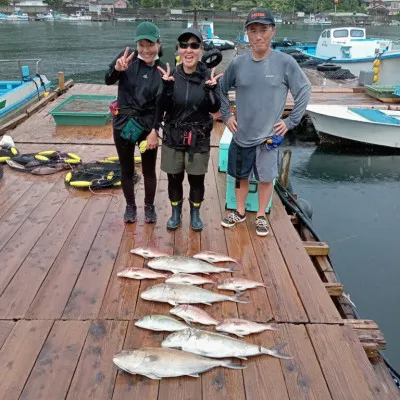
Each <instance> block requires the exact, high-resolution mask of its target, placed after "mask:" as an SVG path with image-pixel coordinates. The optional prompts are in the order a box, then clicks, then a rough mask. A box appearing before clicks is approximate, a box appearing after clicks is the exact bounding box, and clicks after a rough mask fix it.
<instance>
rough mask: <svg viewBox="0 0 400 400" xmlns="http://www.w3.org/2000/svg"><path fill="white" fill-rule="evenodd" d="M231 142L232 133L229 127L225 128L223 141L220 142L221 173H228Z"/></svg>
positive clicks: (219, 165)
mask: <svg viewBox="0 0 400 400" xmlns="http://www.w3.org/2000/svg"><path fill="white" fill-rule="evenodd" d="M231 141H232V132H231V131H230V130H229V129H228V128H227V127H225V130H224V132H223V134H222V137H221V140H220V141H219V150H218V171H219V172H226V171H227V170H228V152H229V145H230V144H231Z"/></svg>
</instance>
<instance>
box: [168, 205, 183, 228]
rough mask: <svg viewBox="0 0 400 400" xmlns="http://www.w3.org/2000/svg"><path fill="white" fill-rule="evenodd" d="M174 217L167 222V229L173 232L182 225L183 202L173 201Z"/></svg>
mask: <svg viewBox="0 0 400 400" xmlns="http://www.w3.org/2000/svg"><path fill="white" fill-rule="evenodd" d="M171 206H172V215H171V218H170V219H169V220H168V222H167V229H169V230H171V231H173V230H175V229H177V228H178V227H179V225H180V223H181V217H182V200H181V201H171Z"/></svg>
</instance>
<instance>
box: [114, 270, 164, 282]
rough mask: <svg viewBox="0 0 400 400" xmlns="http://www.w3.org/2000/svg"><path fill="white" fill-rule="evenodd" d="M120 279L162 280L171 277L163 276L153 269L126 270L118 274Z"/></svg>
mask: <svg viewBox="0 0 400 400" xmlns="http://www.w3.org/2000/svg"><path fill="white" fill-rule="evenodd" d="M117 276H119V277H120V278H130V279H139V280H141V279H160V278H168V277H169V275H167V274H162V273H160V272H157V271H153V270H152V269H147V268H125V269H124V270H122V271H120V272H118V273H117Z"/></svg>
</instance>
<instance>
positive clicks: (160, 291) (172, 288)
mask: <svg viewBox="0 0 400 400" xmlns="http://www.w3.org/2000/svg"><path fill="white" fill-rule="evenodd" d="M140 297H141V298H142V299H144V300H150V301H158V302H162V303H169V304H171V305H173V306H177V305H178V304H206V305H209V306H210V305H211V304H212V303H216V302H219V301H233V302H235V303H248V302H247V301H246V300H240V299H238V297H239V296H238V295H234V296H226V295H224V294H220V293H214V292H211V291H209V290H206V289H202V288H199V287H197V286H192V285H185V284H178V283H161V284H159V285H155V286H152V287H150V288H148V289H146V290H145V291H144V292H142V293H141V294H140Z"/></svg>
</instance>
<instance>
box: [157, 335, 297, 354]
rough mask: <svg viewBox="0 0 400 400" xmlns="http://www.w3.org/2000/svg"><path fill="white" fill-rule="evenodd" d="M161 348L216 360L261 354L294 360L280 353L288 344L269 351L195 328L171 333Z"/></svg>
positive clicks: (279, 345)
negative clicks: (179, 350) (174, 349)
mask: <svg viewBox="0 0 400 400" xmlns="http://www.w3.org/2000/svg"><path fill="white" fill-rule="evenodd" d="M161 346H162V347H172V348H176V349H182V350H183V351H188V352H189V353H194V354H199V355H201V356H205V357H215V358H224V357H236V358H240V359H242V360H247V358H246V357H250V356H257V355H259V354H268V355H270V356H272V357H277V358H283V359H287V360H288V359H291V358H293V357H292V356H289V355H287V354H283V353H280V352H279V351H280V350H281V349H282V348H283V347H285V346H286V343H283V344H278V345H277V346H275V347H274V348H272V349H267V348H265V347H261V346H259V345H257V344H252V343H246V342H243V341H241V340H238V339H234V338H231V337H229V336H226V335H221V334H219V333H214V332H207V331H202V330H200V329H194V328H189V329H185V330H183V331H179V332H174V333H171V334H170V335H168V336H167V337H166V339H164V341H163V342H162V343H161Z"/></svg>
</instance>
